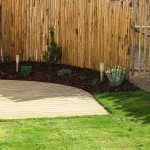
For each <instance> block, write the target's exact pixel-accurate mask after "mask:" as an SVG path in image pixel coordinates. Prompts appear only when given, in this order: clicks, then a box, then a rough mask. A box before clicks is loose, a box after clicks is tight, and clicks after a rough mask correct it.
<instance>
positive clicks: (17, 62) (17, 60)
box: [16, 55, 19, 73]
mask: <svg viewBox="0 0 150 150" xmlns="http://www.w3.org/2000/svg"><path fill="white" fill-rule="evenodd" d="M18 68H19V55H16V72H17V73H18Z"/></svg>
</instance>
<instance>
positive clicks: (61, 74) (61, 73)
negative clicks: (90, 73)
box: [58, 69, 71, 77]
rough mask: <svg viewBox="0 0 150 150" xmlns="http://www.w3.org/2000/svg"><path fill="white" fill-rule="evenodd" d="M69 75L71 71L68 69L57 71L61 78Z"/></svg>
mask: <svg viewBox="0 0 150 150" xmlns="http://www.w3.org/2000/svg"><path fill="white" fill-rule="evenodd" d="M70 74H71V70H69V69H61V70H59V71H58V75H59V76H61V77H64V76H67V75H70Z"/></svg>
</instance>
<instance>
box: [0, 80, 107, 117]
mask: <svg viewBox="0 0 150 150" xmlns="http://www.w3.org/2000/svg"><path fill="white" fill-rule="evenodd" d="M106 114H108V112H107V111H106V110H105V109H104V107H103V106H101V105H100V104H99V103H98V102H97V101H96V100H95V99H94V97H93V96H92V95H91V94H89V93H87V92H85V91H83V90H80V89H77V88H74V87H69V86H64V85H58V84H51V83H42V82H29V81H10V80H7V81H5V80H0V119H25V118H43V117H44V118H49V117H63V116H82V115H106Z"/></svg>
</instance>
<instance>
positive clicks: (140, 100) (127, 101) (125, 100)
mask: <svg viewBox="0 0 150 150" xmlns="http://www.w3.org/2000/svg"><path fill="white" fill-rule="evenodd" d="M99 99H106V100H108V103H109V101H113V105H111V107H112V109H111V110H110V111H112V113H113V114H121V115H124V116H126V117H131V118H133V120H134V121H138V120H142V122H143V123H150V93H149V92H143V91H136V92H131V93H126V92H125V93H119V94H118V93H111V94H109V93H108V94H104V95H102V96H101V95H100V97H99Z"/></svg>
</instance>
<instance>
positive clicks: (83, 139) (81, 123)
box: [0, 90, 150, 150]
mask: <svg viewBox="0 0 150 150" xmlns="http://www.w3.org/2000/svg"><path fill="white" fill-rule="evenodd" d="M96 98H97V100H98V101H99V102H100V103H102V104H103V105H104V106H105V107H106V108H107V109H108V110H109V112H111V114H110V115H107V116H83V117H69V118H53V119H29V120H0V150H20V149H21V150H149V148H150V124H149V123H150V109H149V108H150V93H148V92H145V91H141V90H140V91H136V92H126V93H105V94H98V95H96Z"/></svg>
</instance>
